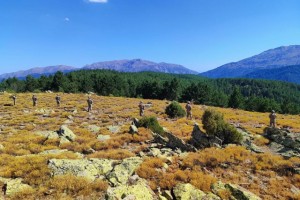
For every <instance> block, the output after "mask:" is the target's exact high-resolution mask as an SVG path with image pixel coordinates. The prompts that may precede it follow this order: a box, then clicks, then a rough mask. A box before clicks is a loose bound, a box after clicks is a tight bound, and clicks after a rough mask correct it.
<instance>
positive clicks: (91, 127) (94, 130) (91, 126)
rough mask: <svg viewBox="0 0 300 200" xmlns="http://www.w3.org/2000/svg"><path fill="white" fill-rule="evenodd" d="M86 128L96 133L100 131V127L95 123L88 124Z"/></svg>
mask: <svg viewBox="0 0 300 200" xmlns="http://www.w3.org/2000/svg"><path fill="white" fill-rule="evenodd" d="M87 128H88V130H89V131H91V132H92V133H98V132H99V131H100V127H99V126H96V125H88V127H87Z"/></svg>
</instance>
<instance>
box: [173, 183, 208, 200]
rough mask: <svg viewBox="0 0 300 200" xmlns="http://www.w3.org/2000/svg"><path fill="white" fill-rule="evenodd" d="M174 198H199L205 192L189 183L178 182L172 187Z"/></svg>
mask: <svg viewBox="0 0 300 200" xmlns="http://www.w3.org/2000/svg"><path fill="white" fill-rule="evenodd" d="M173 193H174V196H175V199H176V200H201V199H203V198H204V197H205V196H206V194H205V193H204V192H203V191H201V190H198V189H196V188H195V187H194V186H193V185H191V184H189V183H186V184H184V183H179V184H177V185H176V186H175V187H174V188H173Z"/></svg>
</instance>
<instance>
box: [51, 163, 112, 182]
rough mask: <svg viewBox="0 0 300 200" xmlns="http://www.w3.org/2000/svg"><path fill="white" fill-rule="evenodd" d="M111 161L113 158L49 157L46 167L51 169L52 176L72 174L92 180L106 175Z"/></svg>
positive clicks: (110, 166) (110, 167)
mask: <svg viewBox="0 0 300 200" xmlns="http://www.w3.org/2000/svg"><path fill="white" fill-rule="evenodd" d="M113 162H114V160H108V159H80V160H79V159H78V160H70V159H51V160H49V161H48V167H49V168H51V169H52V175H53V176H56V175H64V174H72V175H74V176H83V177H86V178H87V179H89V180H91V181H93V180H95V179H96V178H99V177H103V176H106V175H107V174H108V173H109V172H110V171H111V170H112V169H113V166H112V163H113Z"/></svg>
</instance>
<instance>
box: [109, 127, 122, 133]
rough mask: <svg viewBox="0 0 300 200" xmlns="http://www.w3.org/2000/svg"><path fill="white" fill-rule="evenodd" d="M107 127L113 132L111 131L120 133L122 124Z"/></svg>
mask: <svg viewBox="0 0 300 200" xmlns="http://www.w3.org/2000/svg"><path fill="white" fill-rule="evenodd" d="M107 129H108V130H109V131H110V132H111V133H118V132H119V131H120V129H121V127H120V126H108V127H107Z"/></svg>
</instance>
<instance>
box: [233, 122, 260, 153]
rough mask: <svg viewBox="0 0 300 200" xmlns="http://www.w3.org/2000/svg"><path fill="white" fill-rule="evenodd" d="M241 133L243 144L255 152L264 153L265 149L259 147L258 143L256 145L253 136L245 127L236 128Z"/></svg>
mask: <svg viewBox="0 0 300 200" xmlns="http://www.w3.org/2000/svg"><path fill="white" fill-rule="evenodd" d="M236 130H237V131H238V132H239V133H241V134H242V136H243V139H242V141H241V145H242V146H244V147H246V148H247V149H249V150H251V151H253V152H255V153H263V152H264V151H263V150H262V149H261V148H259V147H258V146H257V145H255V144H254V143H253V142H252V141H253V137H252V136H251V135H250V134H249V133H248V132H247V131H246V130H244V129H242V128H240V127H237V129H236Z"/></svg>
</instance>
